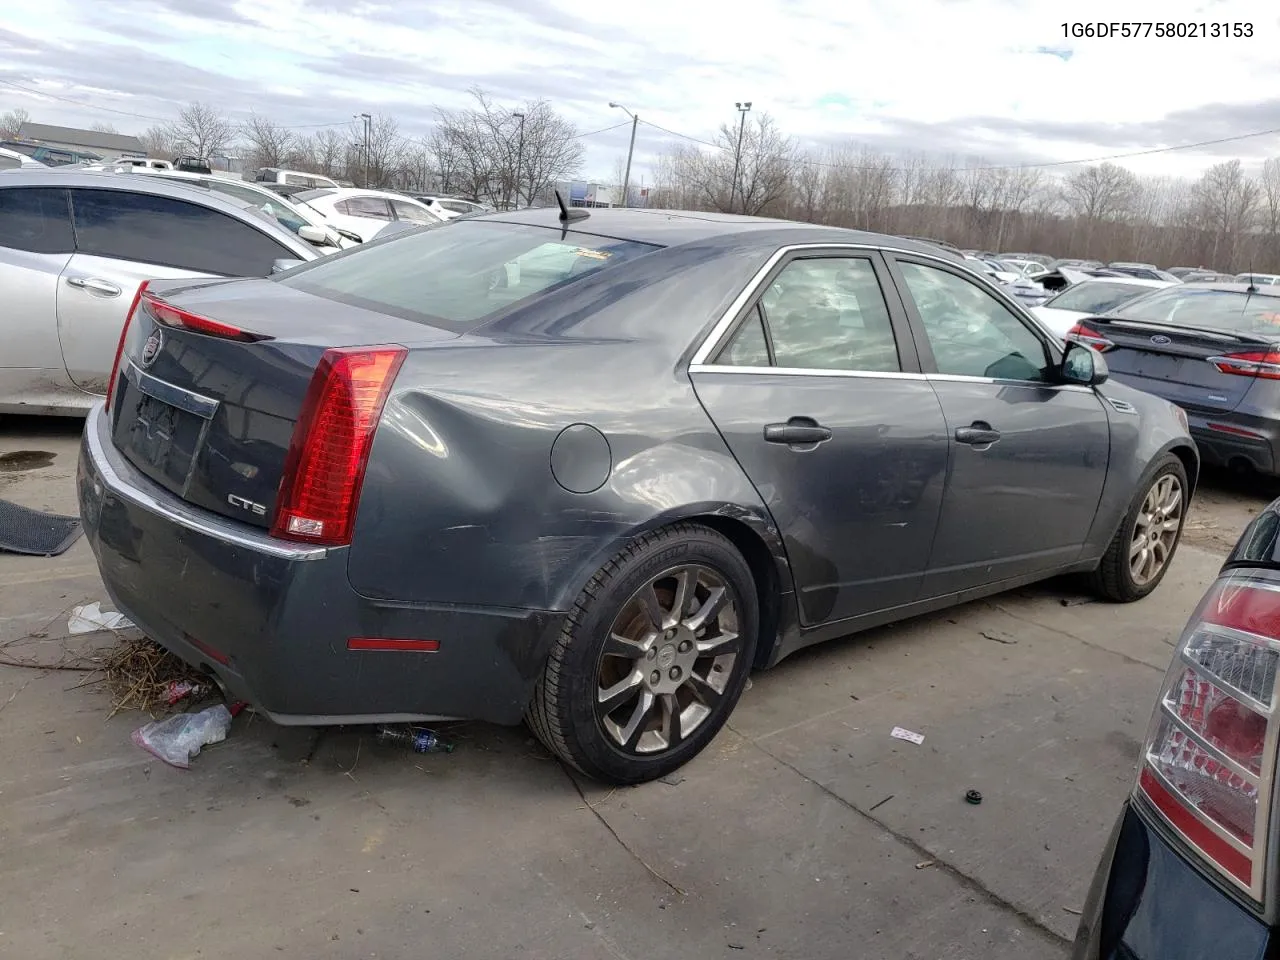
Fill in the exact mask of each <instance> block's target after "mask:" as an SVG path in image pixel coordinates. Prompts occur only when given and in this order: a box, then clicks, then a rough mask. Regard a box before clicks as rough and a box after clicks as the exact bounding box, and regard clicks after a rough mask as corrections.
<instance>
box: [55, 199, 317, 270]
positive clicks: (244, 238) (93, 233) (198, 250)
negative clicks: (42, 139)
mask: <svg viewBox="0 0 1280 960" xmlns="http://www.w3.org/2000/svg"><path fill="white" fill-rule="evenodd" d="M71 194H72V198H71V204H72V210H73V211H74V215H75V227H76V250H77V251H79V252H80V253H87V254H91V255H93V256H98V257H111V258H112V259H114V260H132V261H135V262H137V263H155V264H161V265H163V266H166V267H175V268H177V269H179V270H191V271H193V272H196V273H215V274H221V275H222V276H227V277H265V276H267V275H268V274H270V273H271V265H272V263H273V262H274V261H275V260H276V259H278V258H280V257H289V258H292V259H297V254H295V253H294V252H293V251H291V250H289V249H288V248H287V247H285V246H283V245H282V244H279V243H276V242H275V241H274V240H272V239H271V238H270V237H268V236H267V235H266V234H265V233H263V232H261V231H259V230H255V229H254V228H253V227H251V226H249V225H248V224H246V223H241V222H240V221H239V220H237V219H235V218H234V217H229V216H227V215H226V214H224V213H221V212H219V211H217V210H211V209H209V208H208V207H202V206H200V205H198V204H195V203H189V202H187V201H185V200H173V199H171V198H169V197H160V196H155V195H153V194H147V193H131V192H129V191H127V190H72V191H71Z"/></svg>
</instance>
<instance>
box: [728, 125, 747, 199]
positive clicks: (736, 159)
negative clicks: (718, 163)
mask: <svg viewBox="0 0 1280 960" xmlns="http://www.w3.org/2000/svg"><path fill="white" fill-rule="evenodd" d="M734 106H735V107H737V108H738V113H739V114H740V115H741V119H740V120H739V121H738V149H737V150H736V151H735V152H734V154H733V183H731V184H729V212H730V213H732V212H733V192H734V191H735V190H738V191H739V192H740V193H741V192H742V191H741V190H740V189H739V184H738V171H739V170H740V169H741V167H742V134H743V131H744V130H746V128H747V111H748V110H750V109H751V101H750V100H747V101H745V102H742V103H735V104H734ZM746 206H747V197H746V194H745V193H743V196H742V207H743V212H744V213H745V212H746Z"/></svg>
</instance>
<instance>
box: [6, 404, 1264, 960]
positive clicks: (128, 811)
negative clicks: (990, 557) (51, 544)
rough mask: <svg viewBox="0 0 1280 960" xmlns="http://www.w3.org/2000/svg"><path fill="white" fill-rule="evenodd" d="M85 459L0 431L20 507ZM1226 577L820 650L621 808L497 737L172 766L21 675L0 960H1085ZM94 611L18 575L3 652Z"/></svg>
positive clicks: (303, 745) (789, 664) (1050, 599)
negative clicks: (77, 611) (1189, 632)
mask: <svg viewBox="0 0 1280 960" xmlns="http://www.w3.org/2000/svg"><path fill="white" fill-rule="evenodd" d="M75 442H76V429H75V426H74V425H70V426H63V427H61V428H52V429H51V427H50V425H49V424H48V423H45V424H32V423H29V422H20V421H19V422H9V423H4V424H0V457H2V456H3V455H4V454H5V453H11V452H15V451H18V450H31V451H37V452H39V451H44V452H49V453H53V454H54V456H53V458H52V461H51V462H50V463H49V464H48V465H47V466H44V467H38V468H35V469H30V470H23V471H21V472H0V497H4V498H8V499H12V500H16V501H18V502H21V503H25V504H28V505H30V506H36V507H42V508H48V509H54V510H62V511H67V512H74V499H73V490H72V488H71V479H72V477H73V474H74V451H75ZM1246 499H1247V500H1248V503H1247V505H1243V506H1242V504H1241V503H1240V502H1239V498H1236V500H1235V501H1233V503H1234V504H1235V506H1234V507H1233V509H1245V510H1248V509H1256V506H1257V504H1258V503H1260V502H1265V498H1262V499H1260V500H1259V499H1258V498H1253V499H1249V498H1246ZM1220 562H1221V556H1220V554H1219V553H1214V552H1211V551H1207V550H1204V549H1200V548H1197V547H1195V546H1191V545H1185V544H1184V546H1183V547H1182V548H1181V549H1180V551H1179V554H1178V557H1177V559H1176V561H1175V565H1174V567H1173V569H1172V570H1171V572H1170V574H1169V576H1168V577H1167V579H1166V580H1165V582H1164V584H1162V586H1161V588H1160V589H1159V591H1158V592H1157V593H1156V594H1155V595H1153V597H1152V598H1150V599H1148V600H1146V601H1143V602H1140V603H1137V604H1133V605H1129V606H1124V607H1116V606H1110V605H1104V604H1097V603H1091V602H1078V600H1079V598H1078V597H1077V596H1076V595H1075V594H1074V593H1072V592H1071V591H1072V586H1071V585H1070V584H1062V583H1052V584H1048V585H1045V586H1041V587H1036V588H1033V589H1028V590H1025V591H1022V592H1020V593H1018V594H1013V595H1007V596H1003V597H999V598H995V599H994V600H991V601H988V602H982V603H976V604H970V605H968V606H965V607H960V608H956V609H953V610H950V611H946V612H944V613H941V614H937V615H934V616H931V617H926V618H922V619H919V620H915V621H912V622H910V623H905V624H899V625H896V626H893V627H888V628H884V629H881V630H877V631H874V632H871V633H868V634H863V635H860V636H858V637H854V638H850V639H848V640H843V641H837V642H834V643H831V644H827V645H824V646H821V647H818V648H814V649H812V650H809V651H805V652H803V653H801V654H799V655H797V656H796V657H794V658H792V659H791V660H789V661H786V662H784V663H783V664H781V665H780V666H779V667H778V668H776V669H775V670H773V671H770V672H768V673H765V674H759V675H757V676H756V677H755V680H754V684H753V687H752V689H751V690H749V691H748V692H747V693H746V695H745V696H744V698H743V701H742V703H741V705H740V706H739V708H738V710H737V711H736V713H735V714H734V716H733V717H732V719H731V720H730V728H729V729H726V730H725V731H724V732H723V733H722V734H721V736H720V737H719V738H718V739H717V741H716V742H715V743H714V744H713V746H712V748H711V749H709V750H708V751H707V752H706V753H705V754H704V755H703V756H702V757H700V758H699V759H698V760H696V761H694V762H693V763H692V764H690V765H689V766H688V767H686V768H685V769H684V770H682V771H680V772H679V773H678V774H677V775H676V776H675V777H673V778H672V779H671V781H670V782H658V783H653V784H649V785H646V786H643V787H638V788H633V789H626V790H617V791H610V790H608V789H602V788H600V787H598V786H595V785H592V784H586V783H578V782H575V781H574V780H573V779H571V778H570V777H569V776H568V775H567V774H566V773H565V771H564V770H563V769H562V768H561V767H560V766H559V764H557V763H556V762H555V761H553V760H551V759H550V758H549V757H548V756H547V755H546V753H545V752H544V751H543V750H542V749H541V748H540V747H539V746H537V745H536V744H535V743H534V742H533V741H532V740H531V738H530V737H529V735H528V734H527V732H526V731H524V730H522V729H515V730H504V729H498V728H493V727H487V726H484V725H481V724H462V725H456V726H455V727H454V728H453V729H451V730H450V731H449V732H450V735H451V736H452V737H453V738H454V739H456V740H457V741H458V743H459V748H458V750H457V752H455V753H454V754H451V755H432V756H426V757H420V756H416V755H413V754H404V753H399V752H395V751H389V750H386V749H383V748H381V747H379V746H378V745H377V744H375V743H374V742H373V741H372V739H371V738H370V737H368V736H367V734H366V733H364V732H362V731H359V730H332V731H327V732H323V733H320V732H315V731H310V730H285V729H281V728H277V727H273V726H272V725H271V724H269V723H267V722H265V721H263V720H262V719H261V718H254V717H253V716H252V715H249V714H245V715H242V716H241V717H240V718H238V719H237V720H236V723H235V726H234V727H233V731H232V734H231V737H230V738H229V740H228V741H227V742H226V743H224V744H221V745H218V746H215V747H212V748H209V749H208V750H207V751H206V752H205V753H204V754H202V755H201V756H200V757H198V758H197V759H196V760H195V761H194V762H193V766H192V769H191V770H190V771H185V772H184V771H178V770H174V769H171V768H169V767H166V766H165V765H163V764H162V763H160V762H159V761H156V760H154V759H153V758H151V757H150V756H148V755H147V754H145V753H143V752H142V751H140V750H138V749H137V748H136V747H134V746H133V745H132V744H131V743H130V741H129V733H130V731H131V730H132V729H133V728H134V727H136V726H138V725H139V724H140V723H141V722H143V720H144V719H145V718H143V717H140V716H139V715H136V714H135V715H120V716H116V717H114V718H112V719H110V720H107V719H105V718H106V715H107V698H106V695H105V694H104V693H103V692H102V691H101V690H100V689H98V688H96V687H94V686H77V684H78V683H80V682H81V681H82V680H84V679H85V676H84V675H83V674H77V673H66V672H55V671H38V670H24V669H17V668H12V667H3V666H0V851H3V853H0V864H3V867H0V903H2V904H4V909H3V911H0V956H15V957H23V958H32V960H35V958H44V957H49V958H54V957H57V958H68V960H79V958H86V960H87V958H94V960H98V958H101V957H104V956H110V957H116V956H129V955H136V956H139V957H165V958H186V957H196V956H212V955H223V956H231V955H241V956H246V957H265V956H280V957H298V958H308V960H310V958H328V957H333V958H339V957H342V958H351V957H402V956H406V955H410V954H412V955H426V956H433V957H477V958H479V957H484V958H492V957H528V958H542V957H546V958H557V960H559V958H564V957H574V958H596V957H600V958H640V957H645V958H655V960H657V958H672V960H675V958H688V957H721V956H725V957H737V956H744V957H745V956H759V957H794V958H806V960H823V958H833V960H835V958H840V960H845V958H848V957H850V956H858V957H886V958H889V957H892V958H909V957H920V958H926V957H928V958H934V957H957V958H958V957H991V958H1006V957H1007V958H1010V960H1012V958H1019V960H1021V958H1026V957H1057V956H1065V955H1066V953H1067V942H1068V940H1069V938H1070V937H1071V936H1072V934H1073V933H1074V929H1075V924H1076V921H1077V916H1076V914H1075V913H1074V912H1073V911H1075V910H1078V909H1079V907H1080V906H1081V903H1082V900H1083V897H1084V891H1085V888H1086V886H1087V883H1088V880H1089V878H1090V875H1091V874H1092V871H1093V868H1094V865H1095V863H1096V858H1097V855H1098V853H1099V850H1100V848H1101V845H1102V843H1103V842H1104V840H1105V838H1106V833H1107V830H1108V829H1109V827H1110V825H1111V822H1112V820H1113V819H1114V817H1115V815H1116V813H1117V812H1118V808H1119V804H1120V802H1121V801H1122V799H1123V797H1124V796H1125V794H1126V792H1127V791H1128V790H1129V788H1130V785H1131V782H1132V778H1133V770H1134V761H1135V759H1136V757H1137V754H1138V750H1139V748H1140V741H1141V740H1142V737H1143V735H1144V731H1145V727H1146V723H1147V719H1148V717H1149V714H1150V709H1151V706H1152V701H1153V698H1154V696H1155V693H1156V689H1157V687H1158V685H1159V682H1160V679H1161V677H1162V675H1163V673H1164V670H1165V667H1166V666H1167V664H1168V660H1169V655H1170V644H1171V643H1172V641H1173V639H1174V638H1175V637H1176V635H1177V633H1178V631H1179V630H1180V629H1181V627H1182V625H1183V622H1184V621H1185V619H1186V617H1187V615H1188V613H1189V612H1190V610H1191V609H1192V608H1193V607H1194V605H1195V603H1196V601H1197V600H1198V599H1199V597H1200V594H1201V593H1202V592H1203V589H1204V587H1205V585H1206V584H1207V582H1208V581H1209V580H1210V579H1212V577H1213V575H1214V573H1215V572H1216V569H1217V566H1218V564H1219V563H1220ZM96 599H104V595H103V593H102V590H101V585H100V584H99V583H98V581H97V576H96V570H95V568H94V566H93V561H92V557H91V555H90V553H89V551H88V549H87V547H86V545H85V544H84V542H83V541H81V542H79V543H77V544H76V545H75V547H73V548H72V550H70V551H69V552H68V553H67V554H65V555H63V556H62V557H58V558H54V559H51V560H44V559H37V558H21V557H12V556H6V555H0V645H2V646H0V654H4V655H7V656H10V657H20V658H32V659H38V660H39V661H40V662H46V663H48V662H56V661H57V660H58V659H60V658H61V657H62V656H63V652H64V650H66V649H67V645H68V643H69V641H68V640H66V639H65V637H64V636H63V635H64V634H65V628H66V617H67V613H68V611H69V608H70V607H71V606H72V605H74V604H76V603H81V602H84V601H86V600H96ZM32 633H47V636H44V637H37V638H35V639H33V640H27V641H25V642H21V643H17V644H14V643H12V641H15V640H19V639H21V638H24V637H27V636H28V635H29V634H32ZM894 726H903V727H907V728H909V729H911V730H915V731H918V732H920V733H922V734H924V735H925V740H924V743H923V744H921V745H919V746H916V745H913V744H911V743H906V742H903V741H900V740H896V739H893V738H891V737H890V736H889V731H890V729H891V728H892V727H894ZM968 789H978V790H980V791H981V792H982V794H983V796H984V800H983V803H982V804H981V805H979V806H973V805H970V804H967V803H965V801H964V793H965V791H966V790H968ZM925 864H927V865H925Z"/></svg>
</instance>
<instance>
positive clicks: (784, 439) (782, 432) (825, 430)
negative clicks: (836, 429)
mask: <svg viewBox="0 0 1280 960" xmlns="http://www.w3.org/2000/svg"><path fill="white" fill-rule="evenodd" d="M764 439H765V442H766V443H785V444H788V445H798V444H805V443H822V441H823V440H830V439H831V428H830V427H824V426H822V424H820V423H818V422H817V421H816V420H814V419H812V418H811V417H792V418H791V419H790V420H788V421H787V422H786V423H766V424H765V427H764Z"/></svg>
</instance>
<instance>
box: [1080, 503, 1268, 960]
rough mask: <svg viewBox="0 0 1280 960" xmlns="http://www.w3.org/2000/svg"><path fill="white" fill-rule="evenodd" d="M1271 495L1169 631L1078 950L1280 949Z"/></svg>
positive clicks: (1093, 953)
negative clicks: (1172, 643) (1168, 652)
mask: <svg viewBox="0 0 1280 960" xmlns="http://www.w3.org/2000/svg"><path fill="white" fill-rule="evenodd" d="M1278 663H1280V500H1276V501H1274V502H1273V503H1272V504H1271V505H1270V506H1268V507H1267V508H1266V510H1264V511H1263V512H1262V513H1261V514H1260V515H1259V516H1258V517H1257V518H1256V519H1255V520H1254V521H1253V522H1252V523H1251V524H1249V526H1248V527H1247V528H1246V529H1245V531H1244V533H1243V534H1242V535H1241V537H1240V540H1239V541H1238V542H1237V544H1236V546H1235V549H1234V550H1233V551H1232V552H1231V555H1230V556H1229V557H1228V558H1227V562H1226V563H1225V564H1224V565H1223V567H1222V571H1221V573H1220V574H1219V576H1218V579H1217V580H1215V581H1214V583H1213V585H1212V586H1211V587H1210V588H1209V590H1208V592H1207V593H1206V594H1205V596H1204V598H1203V599H1202V600H1201V601H1200V605H1199V606H1198V607H1197V608H1196V611H1195V613H1193V614H1192V616H1191V619H1190V621H1189V622H1188V623H1187V626H1186V629H1185V630H1184V631H1183V633H1182V636H1181V637H1180V638H1179V640H1178V643H1177V647H1176V651H1175V653H1174V660H1173V664H1172V666H1171V667H1170V668H1169V672H1168V674H1167V675H1166V677H1165V682H1164V685H1163V686H1162V688H1161V694H1160V698H1159V700H1158V701H1157V703H1156V707H1155V711H1154V714H1153V716H1152V719H1151V726H1150V728H1149V730H1148V733H1147V739H1146V742H1145V745H1144V749H1143V751H1142V753H1141V755H1140V761H1139V764H1140V766H1139V772H1138V778H1137V783H1136V784H1135V786H1134V790H1133V794H1132V796H1131V797H1130V798H1129V800H1128V801H1127V802H1126V804H1125V807H1124V810H1123V812H1122V813H1121V815H1120V817H1119V819H1118V820H1117V822H1116V826H1115V829H1114V830H1113V831H1112V834H1111V837H1110V839H1109V841H1108V843H1107V847H1106V849H1105V851H1104V853H1103V856H1102V862H1101V864H1100V865H1099V867H1098V871H1097V873H1096V875H1095V876H1094V879H1093V884H1092V887H1091V889H1090V891H1089V896H1088V899H1087V901H1086V903H1085V910H1084V915H1083V917H1082V918H1081V921H1080V927H1079V931H1078V933H1077V935H1076V945H1075V952H1074V957H1076V958H1078V960H1085V958H1088V960H1112V958H1115V960H1154V958H1160V960H1179V958H1187V960H1190V958H1200V957H1212V958H1215V960H1244V958H1250V960H1252V958H1259V960H1260V958H1263V957H1276V956H1280V936H1277V934H1280V889H1278V888H1277V881H1280V850H1278V849H1277V844H1278V843H1280V824H1277V817H1278V816H1280V804H1277V803H1276V801H1275V798H1276V777H1275V768H1276V754H1277V733H1278V732H1280V724H1278V723H1276V722H1275V721H1276V704H1277V700H1278V699H1280V697H1278V691H1277V688H1276V667H1277V664H1278Z"/></svg>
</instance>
